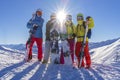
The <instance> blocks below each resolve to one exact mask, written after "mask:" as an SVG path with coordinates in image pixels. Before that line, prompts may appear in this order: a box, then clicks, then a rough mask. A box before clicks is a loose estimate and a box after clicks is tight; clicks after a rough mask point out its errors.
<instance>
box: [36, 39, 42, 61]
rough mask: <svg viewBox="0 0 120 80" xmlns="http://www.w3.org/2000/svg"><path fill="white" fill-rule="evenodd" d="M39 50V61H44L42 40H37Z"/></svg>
mask: <svg viewBox="0 0 120 80" xmlns="http://www.w3.org/2000/svg"><path fill="white" fill-rule="evenodd" d="M35 41H36V43H37V48H38V60H39V61H41V60H42V38H35Z"/></svg>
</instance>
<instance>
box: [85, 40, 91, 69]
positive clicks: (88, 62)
mask: <svg viewBox="0 0 120 80" xmlns="http://www.w3.org/2000/svg"><path fill="white" fill-rule="evenodd" d="M84 53H85V55H84V56H85V60H86V67H87V68H89V67H90V66H91V58H90V53H89V47H88V42H86V46H85V49H84Z"/></svg>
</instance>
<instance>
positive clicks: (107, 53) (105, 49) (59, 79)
mask: <svg viewBox="0 0 120 80" xmlns="http://www.w3.org/2000/svg"><path fill="white" fill-rule="evenodd" d="M3 48H4V49H5V50H4V49H3ZM7 49H8V48H5V47H3V46H0V80H120V75H119V74H120V62H119V59H118V60H114V59H116V57H115V56H116V55H115V54H117V55H118V52H119V49H120V40H117V41H115V42H113V43H112V44H109V45H104V46H101V47H99V48H94V49H92V50H91V53H94V54H92V62H93V63H92V66H91V69H89V70H88V69H84V68H82V69H73V68H72V66H71V65H60V64H57V65H55V64H41V63H40V62H38V61H37V55H34V56H33V60H32V61H31V62H25V61H24V54H19V53H15V52H14V53H13V52H11V51H9V50H10V49H8V51H7ZM11 50H12V49H11ZM13 51H14V50H13ZM103 63H104V64H103ZM106 63H107V64H106Z"/></svg>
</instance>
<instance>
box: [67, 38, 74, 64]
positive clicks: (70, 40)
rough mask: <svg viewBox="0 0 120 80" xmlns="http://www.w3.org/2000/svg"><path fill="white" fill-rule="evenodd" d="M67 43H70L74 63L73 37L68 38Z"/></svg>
mask: <svg viewBox="0 0 120 80" xmlns="http://www.w3.org/2000/svg"><path fill="white" fill-rule="evenodd" d="M68 43H69V45H70V52H71V59H72V63H74V47H75V42H74V39H68Z"/></svg>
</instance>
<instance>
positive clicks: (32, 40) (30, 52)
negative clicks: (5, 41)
mask: <svg viewBox="0 0 120 80" xmlns="http://www.w3.org/2000/svg"><path fill="white" fill-rule="evenodd" d="M34 42H35V39H34V37H31V41H30V43H29V44H28V43H27V44H26V46H27V50H28V60H30V59H32V47H33V44H34Z"/></svg>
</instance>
